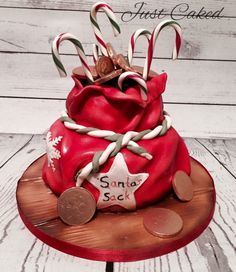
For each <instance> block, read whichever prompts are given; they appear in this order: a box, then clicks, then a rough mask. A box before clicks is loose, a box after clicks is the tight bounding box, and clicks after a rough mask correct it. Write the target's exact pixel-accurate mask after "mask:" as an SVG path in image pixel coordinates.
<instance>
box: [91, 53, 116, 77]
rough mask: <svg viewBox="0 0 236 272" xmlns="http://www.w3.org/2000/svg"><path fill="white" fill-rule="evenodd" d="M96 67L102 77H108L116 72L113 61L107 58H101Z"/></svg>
mask: <svg viewBox="0 0 236 272" xmlns="http://www.w3.org/2000/svg"><path fill="white" fill-rule="evenodd" d="M95 67H96V70H97V72H98V74H99V76H100V77H103V76H105V75H108V74H110V73H111V72H112V71H113V70H114V65H113V62H112V60H111V59H110V58H109V57H106V56H102V57H99V58H98V60H97V62H96V65H95Z"/></svg>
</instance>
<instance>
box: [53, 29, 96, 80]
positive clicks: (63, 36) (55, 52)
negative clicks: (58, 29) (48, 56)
mask: <svg viewBox="0 0 236 272" xmlns="http://www.w3.org/2000/svg"><path fill="white" fill-rule="evenodd" d="M65 40H67V41H70V42H72V43H73V44H74V46H75V48H76V50H77V53H78V55H79V58H80V61H81V63H82V67H83V69H84V73H85V74H86V76H87V78H88V80H89V81H90V82H93V81H94V80H93V76H92V73H91V71H90V68H89V65H88V62H87V58H86V56H85V53H84V49H83V46H82V44H81V42H80V41H79V40H78V39H77V38H76V37H75V36H74V35H72V34H70V33H61V34H59V35H58V36H57V37H56V38H55V39H54V40H53V42H52V57H53V60H54V63H55V65H56V67H57V70H58V72H59V74H60V76H61V77H66V76H67V74H66V70H65V68H64V66H63V64H62V62H61V59H60V55H59V47H60V44H61V42H63V41H65Z"/></svg>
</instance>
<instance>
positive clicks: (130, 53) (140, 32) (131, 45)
mask: <svg viewBox="0 0 236 272" xmlns="http://www.w3.org/2000/svg"><path fill="white" fill-rule="evenodd" d="M140 36H145V37H146V38H147V40H148V42H149V38H150V36H151V33H150V32H149V31H148V30H146V29H143V28H140V29H138V30H136V31H135V32H134V33H133V34H132V36H131V38H130V41H129V45H128V62H129V65H131V63H132V59H133V54H134V47H135V44H136V40H137V39H138V38H139V37H140Z"/></svg>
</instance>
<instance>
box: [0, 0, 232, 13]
mask: <svg viewBox="0 0 236 272" xmlns="http://www.w3.org/2000/svg"><path fill="white" fill-rule="evenodd" d="M95 2H97V0H92V1H87V0H82V1H79V2H78V1H76V0H67V1H66V2H65V1H63V0H42V1H31V0H6V1H5V0H0V6H1V7H16V8H18V7H21V8H31V9H56V10H57V9H59V10H60V9H62V10H76V11H79V10H85V11H88V10H90V8H91V5H92V4H93V3H95ZM107 2H108V3H109V4H110V5H111V6H112V7H113V8H114V10H115V11H116V12H123V11H124V10H130V9H133V8H134V5H135V3H137V2H138V1H136V0H131V1H128V2H125V3H124V2H120V1H115V0H109V1H107ZM146 3H147V8H146V9H150V10H154V9H156V8H157V9H158V8H160V7H161V8H164V9H166V10H167V12H166V13H167V14H169V13H168V10H170V9H171V8H173V7H174V6H176V5H178V4H179V3H180V2H179V1H178V0H169V1H165V0H159V1H158V5H157V3H156V2H154V1H153V2H152V1H146ZM188 3H189V4H190V6H191V7H192V9H200V8H201V7H202V4H203V3H201V2H199V1H194V0H190V1H188ZM204 4H205V5H206V4H207V7H208V8H209V9H220V8H222V6H223V7H225V14H226V15H227V16H235V13H233V11H232V8H233V7H234V6H235V1H234V0H217V1H215V0H208V1H207V2H205V3H204Z"/></svg>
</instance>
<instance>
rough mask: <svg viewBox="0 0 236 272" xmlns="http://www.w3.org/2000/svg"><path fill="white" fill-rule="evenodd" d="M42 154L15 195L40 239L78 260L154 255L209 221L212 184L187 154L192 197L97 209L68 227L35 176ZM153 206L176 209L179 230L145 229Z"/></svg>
mask: <svg viewBox="0 0 236 272" xmlns="http://www.w3.org/2000/svg"><path fill="white" fill-rule="evenodd" d="M44 161H45V155H43V156H42V157H40V158H38V159H37V160H36V161H34V162H33V163H32V164H31V165H30V166H29V167H28V169H27V170H26V171H25V173H24V174H23V176H22V177H21V179H20V180H19V182H18V186H17V191H16V198H17V205H18V210H19V214H20V216H21V218H22V220H23V222H24V224H25V225H26V227H27V228H28V229H29V230H30V231H31V232H32V233H33V234H34V235H35V236H36V237H37V238H39V239H40V240H41V241H43V242H44V243H46V244H48V245H49V246H51V247H53V248H56V249H58V250H60V251H62V252H64V253H67V254H70V255H73V256H78V257H81V258H86V259H91V260H98V261H108V262H119V261H122V262H126V261H137V260H143V259H148V258H154V257H158V256H161V255H164V254H167V253H170V252H172V251H175V250H177V249H179V248H181V247H183V246H185V245H187V244H188V243H190V242H191V241H193V240H194V239H196V238H197V237H198V236H199V235H200V234H201V233H202V232H203V231H204V229H205V228H206V227H207V226H208V224H209V223H210V221H211V219H212V217H213V213H214V208H215V201H216V194H215V188H214V182H213V180H212V178H211V176H210V174H209V173H208V172H207V170H206V169H205V168H204V167H203V166H202V165H201V164H200V163H199V162H198V161H196V160H195V159H193V158H191V179H192V181H193V187H194V197H193V199H192V200H191V201H190V202H180V201H179V200H178V199H177V198H176V197H175V196H174V194H170V195H169V196H167V197H166V198H165V199H164V200H162V201H161V202H159V203H156V204H155V205H152V206H149V207H147V208H144V209H140V210H137V211H135V212H128V213H118V214H115V213H104V212H99V211H98V212H97V213H96V214H95V217H94V218H93V220H91V221H90V222H88V223H87V224H85V225H82V226H68V225H66V224H65V223H63V222H62V221H61V219H60V218H59V216H58V212H57V196H56V195H55V194H54V193H53V192H52V191H51V190H50V188H49V187H48V186H47V185H46V184H45V183H44V181H43V180H42V177H41V172H42V166H43V163H44ZM153 207H164V208H168V209H171V210H173V211H175V212H177V213H178V214H179V215H180V216H181V217H182V219H183V222H184V227H183V230H182V231H181V232H180V233H179V234H178V235H177V236H175V237H173V238H158V237H155V236H153V235H151V234H150V233H148V232H147V231H146V229H145V228H144V226H143V215H144V213H145V212H147V210H148V209H152V208H153Z"/></svg>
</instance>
